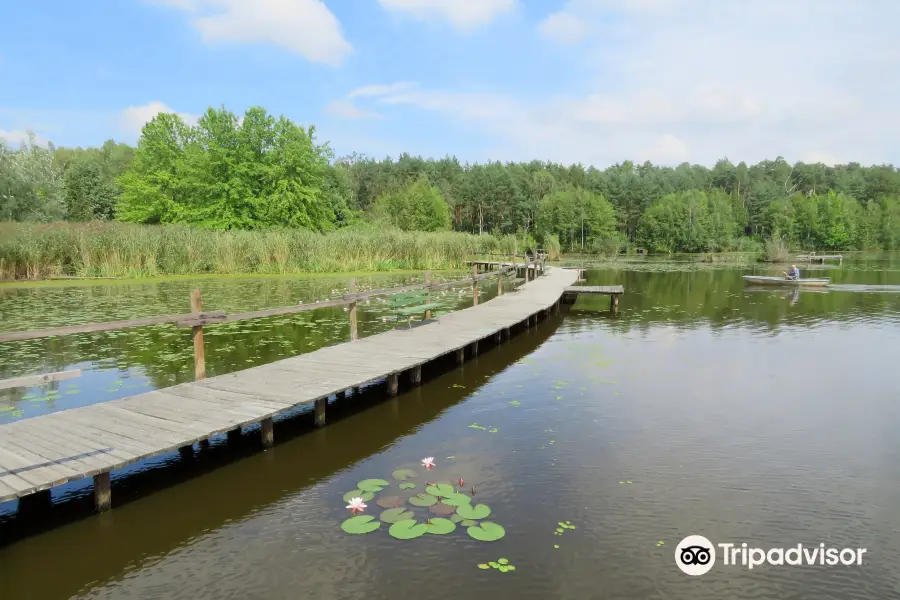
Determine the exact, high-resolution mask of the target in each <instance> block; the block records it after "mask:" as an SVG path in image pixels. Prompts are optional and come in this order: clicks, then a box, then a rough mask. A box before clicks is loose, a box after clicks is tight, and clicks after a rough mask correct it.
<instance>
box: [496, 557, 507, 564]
mask: <svg viewBox="0 0 900 600" xmlns="http://www.w3.org/2000/svg"><path fill="white" fill-rule="evenodd" d="M497 562H498V563H500V564H501V565H508V564H509V559H508V558H498V559H497Z"/></svg>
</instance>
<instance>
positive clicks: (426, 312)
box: [425, 269, 431, 321]
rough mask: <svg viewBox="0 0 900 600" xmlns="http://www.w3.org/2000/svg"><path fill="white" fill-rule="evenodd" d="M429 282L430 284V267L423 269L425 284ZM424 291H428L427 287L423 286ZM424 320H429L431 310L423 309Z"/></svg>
mask: <svg viewBox="0 0 900 600" xmlns="http://www.w3.org/2000/svg"><path fill="white" fill-rule="evenodd" d="M430 284H431V269H429V270H427V271H425V285H426V286H428V285H430ZM425 291H426V292H427V291H428V288H427V287H426V288H425ZM425 320H426V321H430V320H431V311H430V310H426V311H425Z"/></svg>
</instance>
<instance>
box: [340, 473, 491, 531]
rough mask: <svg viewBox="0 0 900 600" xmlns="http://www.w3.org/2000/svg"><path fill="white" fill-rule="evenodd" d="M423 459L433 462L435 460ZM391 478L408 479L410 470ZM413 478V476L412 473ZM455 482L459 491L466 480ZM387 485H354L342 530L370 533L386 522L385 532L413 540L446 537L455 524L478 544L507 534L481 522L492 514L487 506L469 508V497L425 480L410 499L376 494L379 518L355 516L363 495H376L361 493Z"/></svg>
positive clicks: (362, 504) (450, 485) (363, 502)
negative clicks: (428, 535)
mask: <svg viewBox="0 0 900 600" xmlns="http://www.w3.org/2000/svg"><path fill="white" fill-rule="evenodd" d="M426 460H431V461H433V460H434V457H428V459H426ZM393 475H394V478H395V479H398V480H402V479H405V478H406V477H407V476H410V473H409V469H397V470H396V471H394V473H393ZM412 476H415V472H413V473H412ZM457 483H458V484H459V488H462V486H463V485H465V483H466V480H465V478H463V477H460V478H459V480H458V481H457ZM388 485H389V483H388V482H387V481H385V480H384V479H364V480H363V481H360V482H359V483H358V484H357V489H355V490H353V491H351V492H348V493H347V494H345V495H344V499H345V501H346V502H348V505H347V508H348V509H350V511H351V513H352V514H353V516H352V517H351V518H350V519H347V520H346V521H344V522H343V523H341V529H342V530H343V531H345V532H347V533H352V534H360V533H370V532H372V531H375V530H376V529H378V528H379V527H380V525H381V524H382V523H388V524H389V525H390V527H389V528H388V533H389V534H390V535H391V537H393V538H395V539H400V540H410V539H414V538H417V537H421V536H423V535H424V534H426V533H431V534H434V535H448V534H450V533H453V532H454V531H456V529H457V528H458V527H457V526H458V525H461V526H462V527H463V528H465V530H466V533H467V534H468V535H469V536H470V537H472V538H473V539H476V540H479V541H484V542H492V541H495V540H499V539H500V538H502V537H503V536H505V535H506V530H505V529H504V528H503V527H502V526H501V525H499V524H497V523H492V522H487V521H482V519H485V518H487V517H489V516H491V514H492V511H491V508H490V507H489V506H488V505H487V504H476V505H474V506H472V504H471V503H472V498H471V497H470V496H469V495H467V494H466V493H465V492H463V491H460V489H459V488H457V487H456V486H455V485H454V484H453V483H450V482H448V481H436V482H435V481H426V482H425V486H426V488H425V489H426V491H425V492H421V493H418V494H412V495H411V496H406V495H400V494H392V493H390V492H387V494H386V495H379V496H378V497H377V498H375V504H376V505H377V506H379V507H380V508H382V509H384V510H383V511H382V512H381V514H380V515H379V518H378V519H375V518H374V517H372V516H369V515H360V514H358V513H361V512H362V511H363V510H365V509H366V508H367V506H368V505H367V504H366V502H367V501H368V500H366V495H367V494H368V495H369V500H371V499H372V498H373V497H374V495H375V494H376V493H377V492H372V491H364V490H374V489H378V491H382V490H384V488H386V487H387V486H388ZM405 485H407V486H409V487H405ZM398 487H399V488H400V489H401V490H402V489H409V488H410V487H412V488H414V487H415V484H412V483H407V482H404V483H401V484H399V485H398ZM472 495H473V496H474V495H475V486H472ZM425 508H427V509H428V516H424V515H422V516H420V515H421V512H420V511H417V509H425ZM423 517H424V518H423Z"/></svg>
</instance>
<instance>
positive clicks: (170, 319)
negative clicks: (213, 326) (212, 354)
mask: <svg viewBox="0 0 900 600" xmlns="http://www.w3.org/2000/svg"><path fill="white" fill-rule="evenodd" d="M224 319H225V312H224V311H221V310H214V311H209V312H204V313H187V314H183V315H164V316H161V317H146V318H143V319H129V320H127V321H110V322H108V323H86V324H84V325H69V326H68V327H52V328H48V329H37V330H34V331H9V332H6V333H0V342H18V341H22V340H36V339H39V338H45V337H53V336H57V335H71V334H73V333H95V332H98V331H114V330H116V329H127V328H129V327H146V326H147V325H160V324H163V323H180V322H182V321H186V322H190V321H193V320H204V321H205V322H207V323H219V322H221V321H223V320H224Z"/></svg>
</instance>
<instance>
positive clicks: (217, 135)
mask: <svg viewBox="0 0 900 600" xmlns="http://www.w3.org/2000/svg"><path fill="white" fill-rule="evenodd" d="M61 219H66V220H72V221H86V220H120V221H125V222H133V223H146V224H162V223H182V224H189V225H194V226H198V227H204V228H209V229H217V230H234V229H265V228H272V227H291V228H303V229H308V230H311V231H316V232H328V231H331V230H334V229H338V228H344V227H353V226H359V225H364V224H375V225H390V226H393V227H397V228H400V229H403V230H423V231H440V230H455V231H463V232H469V233H475V234H482V233H492V234H497V235H505V234H518V235H521V236H524V237H525V238H527V239H531V240H534V241H535V243H538V244H543V245H546V246H556V247H561V248H562V249H564V250H584V251H594V252H604V253H615V252H618V251H620V250H622V249H623V248H625V247H627V246H633V247H643V248H646V249H647V250H649V251H652V252H701V251H703V252H707V251H720V250H730V249H755V248H758V247H759V246H760V243H761V242H762V241H765V240H771V239H778V240H782V241H784V242H785V243H788V244H790V245H791V246H795V247H801V248H804V249H869V248H886V249H894V248H898V247H900V171H898V169H897V168H895V167H893V166H892V165H880V166H870V167H865V166H862V165H859V164H857V163H849V164H845V165H836V166H833V167H829V166H826V165H824V164H821V163H817V164H809V163H802V162H798V163H795V164H790V163H788V162H787V161H785V160H784V159H783V158H781V157H778V158H776V159H775V160H765V161H762V162H759V163H757V164H755V165H747V164H746V163H743V162H741V163H738V164H734V163H732V162H731V161H729V160H728V159H727V158H723V159H721V160H719V161H718V162H717V163H716V164H715V165H714V166H712V167H706V166H701V165H692V164H688V163H683V164H681V165H678V166H677V167H661V166H656V165H653V164H651V163H649V162H645V163H643V164H635V163H633V162H631V161H624V162H622V163H620V164H616V165H613V166H610V167H607V168H605V169H598V168H596V167H593V166H588V167H586V166H584V165H581V164H575V165H568V166H567V165H562V164H557V163H552V162H541V161H536V160H535V161H531V162H527V163H521V162H520V163H514V162H507V163H503V162H487V163H483V164H469V163H462V162H460V161H459V160H458V159H457V158H456V157H451V156H445V157H443V158H439V159H432V158H428V159H426V158H422V157H418V156H411V155H409V154H401V155H400V156H399V157H397V158H396V159H394V158H390V157H387V158H384V159H381V160H378V159H374V158H371V157H368V156H364V155H360V154H353V155H350V156H342V157H335V156H334V154H333V152H332V150H331V148H330V147H329V145H328V144H327V143H319V142H318V141H317V140H316V136H315V129H314V128H313V127H309V128H303V127H300V126H299V125H297V124H295V123H294V122H292V121H291V120H289V119H287V118H285V117H283V116H282V117H277V118H276V117H274V116H272V115H270V114H268V113H267V112H266V111H265V110H264V109H262V108H258V107H256V108H251V109H248V110H247V111H246V112H245V113H244V114H243V116H240V117H239V116H238V115H236V114H235V113H233V112H231V111H228V110H226V109H225V108H224V107H223V108H219V109H216V108H210V109H208V110H207V112H206V113H205V114H204V115H203V116H202V117H201V118H200V119H199V120H198V122H197V123H196V124H189V123H186V122H184V121H183V120H182V119H181V118H180V117H179V116H178V115H175V114H160V115H157V116H156V117H155V118H154V119H153V120H152V121H150V122H149V123H147V125H146V126H145V127H144V129H143V132H142V135H141V137H140V139H139V141H138V144H137V146H136V147H131V146H128V145H126V144H121V143H116V142H114V141H112V140H110V141H107V142H106V143H104V144H103V145H102V146H101V147H100V148H85V149H82V148H55V147H53V146H50V147H48V148H42V147H40V146H38V145H36V144H35V143H34V140H33V139H32V141H31V142H30V143H26V144H24V145H23V146H22V147H21V148H18V149H14V148H10V147H8V146H6V145H3V144H2V143H0V220H7V221H52V220H61Z"/></svg>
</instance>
